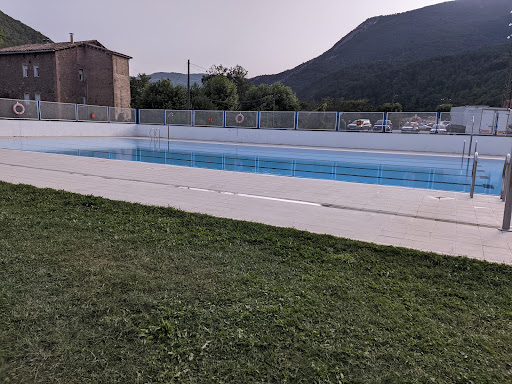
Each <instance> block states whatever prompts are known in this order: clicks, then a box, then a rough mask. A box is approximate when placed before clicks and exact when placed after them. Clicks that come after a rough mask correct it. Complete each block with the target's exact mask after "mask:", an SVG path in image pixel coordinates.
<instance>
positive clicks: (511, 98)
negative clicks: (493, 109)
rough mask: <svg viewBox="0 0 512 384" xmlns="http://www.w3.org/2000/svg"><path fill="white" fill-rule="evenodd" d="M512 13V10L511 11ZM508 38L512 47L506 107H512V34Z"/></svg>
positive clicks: (511, 49)
mask: <svg viewBox="0 0 512 384" xmlns="http://www.w3.org/2000/svg"><path fill="white" fill-rule="evenodd" d="M510 13H511V14H512V11H510ZM508 26H509V27H512V23H510V24H509V25H508ZM507 40H508V41H509V42H510V43H509V45H510V47H509V49H510V56H509V64H508V65H509V69H508V79H507V88H506V90H505V101H504V105H503V106H504V107H505V108H510V109H512V35H508V36H507Z"/></svg>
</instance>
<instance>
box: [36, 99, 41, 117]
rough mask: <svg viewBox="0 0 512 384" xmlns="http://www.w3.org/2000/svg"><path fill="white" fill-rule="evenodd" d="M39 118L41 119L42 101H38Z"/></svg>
mask: <svg viewBox="0 0 512 384" xmlns="http://www.w3.org/2000/svg"><path fill="white" fill-rule="evenodd" d="M37 119H38V120H41V102H40V101H39V100H38V101H37Z"/></svg>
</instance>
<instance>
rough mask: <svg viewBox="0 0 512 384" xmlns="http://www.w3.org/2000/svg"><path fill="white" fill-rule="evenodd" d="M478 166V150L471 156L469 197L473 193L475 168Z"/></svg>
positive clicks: (471, 196)
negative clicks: (471, 167)
mask: <svg viewBox="0 0 512 384" xmlns="http://www.w3.org/2000/svg"><path fill="white" fill-rule="evenodd" d="M477 167H478V152H475V156H474V157H473V169H472V171H471V190H470V192H469V197H470V198H473V195H474V193H475V180H476V169H477Z"/></svg>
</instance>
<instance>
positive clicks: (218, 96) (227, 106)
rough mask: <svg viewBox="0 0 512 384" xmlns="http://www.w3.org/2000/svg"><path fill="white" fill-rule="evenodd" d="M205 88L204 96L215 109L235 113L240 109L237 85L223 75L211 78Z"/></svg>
mask: <svg viewBox="0 0 512 384" xmlns="http://www.w3.org/2000/svg"><path fill="white" fill-rule="evenodd" d="M203 87H204V95H205V96H206V97H207V98H208V99H210V101H211V102H212V103H213V105H214V106H215V109H220V110H229V111H233V110H236V109H237V108H238V94H237V89H236V85H235V84H234V83H233V82H231V81H230V80H229V79H228V78H227V77H224V76H222V75H216V76H213V77H210V78H208V79H207V80H206V83H204V85H203Z"/></svg>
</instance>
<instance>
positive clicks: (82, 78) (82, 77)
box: [78, 69, 84, 81]
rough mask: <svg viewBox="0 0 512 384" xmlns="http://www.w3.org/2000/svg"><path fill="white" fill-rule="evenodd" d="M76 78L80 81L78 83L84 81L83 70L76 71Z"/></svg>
mask: <svg viewBox="0 0 512 384" xmlns="http://www.w3.org/2000/svg"><path fill="white" fill-rule="evenodd" d="M78 78H79V79H80V81H84V70H83V69H79V70H78Z"/></svg>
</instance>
